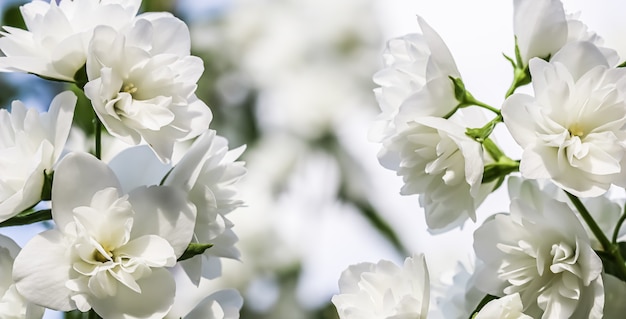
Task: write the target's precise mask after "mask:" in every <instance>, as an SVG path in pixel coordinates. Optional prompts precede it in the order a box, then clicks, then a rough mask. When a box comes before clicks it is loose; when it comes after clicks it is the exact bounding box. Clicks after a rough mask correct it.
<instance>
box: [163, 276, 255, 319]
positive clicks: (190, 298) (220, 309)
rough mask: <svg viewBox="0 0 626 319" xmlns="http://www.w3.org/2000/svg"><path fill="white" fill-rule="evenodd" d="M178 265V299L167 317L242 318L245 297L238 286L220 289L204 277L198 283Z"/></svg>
mask: <svg viewBox="0 0 626 319" xmlns="http://www.w3.org/2000/svg"><path fill="white" fill-rule="evenodd" d="M181 270H182V269H180V268H178V267H176V268H174V269H173V270H172V272H173V274H174V278H175V279H176V300H175V301H174V305H173V306H172V309H171V310H170V312H169V313H168V314H167V316H165V319H180V318H182V319H239V311H240V310H241V307H242V306H243V298H242V297H241V294H240V293H239V291H237V290H235V289H224V290H217V289H216V286H220V284H219V283H218V284H216V282H215V281H211V280H208V279H205V278H202V280H201V281H200V283H199V284H196V283H194V282H192V281H191V280H190V279H189V277H188V276H187V275H186V274H185V273H184V271H181Z"/></svg>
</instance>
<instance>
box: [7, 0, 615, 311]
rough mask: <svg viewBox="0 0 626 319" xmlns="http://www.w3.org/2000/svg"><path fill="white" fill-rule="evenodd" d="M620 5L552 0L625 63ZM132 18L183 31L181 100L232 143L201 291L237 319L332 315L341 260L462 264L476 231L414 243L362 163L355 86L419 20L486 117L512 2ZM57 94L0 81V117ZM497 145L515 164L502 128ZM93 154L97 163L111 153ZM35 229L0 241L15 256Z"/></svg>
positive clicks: (366, 150)
mask: <svg viewBox="0 0 626 319" xmlns="http://www.w3.org/2000/svg"><path fill="white" fill-rule="evenodd" d="M24 2H25V1H18V0H14V1H13V0H0V9H1V10H2V25H12V26H20V25H22V24H23V22H22V21H21V18H20V15H19V11H18V8H17V7H18V6H19V5H20V4H23V3H24ZM621 2H622V1H618V0H598V1H593V2H592V1H585V0H564V4H565V8H566V10H567V11H568V12H572V13H573V12H581V16H580V18H581V19H582V20H583V21H584V22H585V23H586V24H587V25H588V26H589V28H590V29H591V30H594V31H596V32H598V33H599V34H600V35H601V36H603V37H604V38H605V41H606V45H607V46H608V47H612V48H614V49H616V50H618V51H619V52H620V55H621V56H622V57H626V40H625V39H626V19H623V12H624V9H626V5H624V4H622V3H621ZM143 11H169V12H172V13H174V14H175V15H176V16H177V17H179V18H181V19H183V20H184V21H186V22H187V23H188V25H189V28H190V30H191V33H192V50H193V54H194V55H197V56H200V57H201V58H202V59H203V60H204V63H205V73H204V76H203V77H202V79H201V80H200V82H199V87H198V91H197V95H198V96H199V97H200V98H201V99H203V100H204V101H205V102H206V103H207V104H208V105H209V106H210V107H211V109H212V111H213V113H214V120H213V122H212V124H211V128H213V129H215V130H217V132H218V134H220V135H223V136H226V137H227V138H228V139H229V141H230V145H231V147H236V146H239V145H243V144H246V145H247V151H246V152H245V154H244V158H243V159H244V160H245V161H246V162H247V167H248V170H249V172H248V175H247V177H246V178H245V179H244V180H243V181H242V183H241V197H242V198H243V199H244V200H245V202H246V207H244V208H241V209H238V210H236V211H234V212H233V213H231V215H230V217H231V219H232V221H233V222H234V223H235V232H236V233H237V234H238V236H239V237H240V242H239V245H238V247H239V249H240V250H241V251H242V258H241V261H232V260H227V261H225V262H224V263H223V269H222V270H223V273H224V276H223V277H221V278H219V279H217V280H213V281H211V283H210V285H209V286H207V287H206V289H217V288H218V287H235V288H237V289H239V291H240V292H241V293H242V295H243V296H244V298H245V303H244V308H243V310H242V312H241V318H244V319H246V318H256V319H258V318H260V319H263V318H268V319H269V318H289V319H300V318H302V319H309V318H310V319H314V318H315V319H316V318H320V319H322V318H336V314H335V311H334V307H333V306H332V305H331V304H330V303H329V301H330V298H331V296H332V295H333V294H335V293H336V292H337V290H338V288H337V280H338V278H339V276H340V274H341V271H342V270H344V269H345V268H346V267H347V266H348V265H350V264H354V263H358V262H364V261H370V262H376V261H378V260H379V259H389V260H393V261H395V262H398V263H399V262H401V261H402V260H403V259H404V258H405V257H406V256H408V255H410V254H412V253H418V252H424V253H426V258H427V262H428V264H429V268H430V271H431V277H432V278H435V279H442V280H441V281H442V282H446V281H447V280H449V278H450V276H451V272H452V271H453V270H454V268H455V266H456V264H457V261H458V260H462V261H466V262H467V261H469V260H470V259H471V254H472V253H471V244H472V243H471V233H472V231H473V229H475V228H476V225H474V224H471V223H470V224H467V225H466V226H465V227H464V228H463V229H462V230H456V231H452V232H450V233H446V234H443V235H436V236H432V235H430V234H429V233H428V232H427V231H426V226H425V224H424V219H423V216H422V214H423V212H422V210H421V209H420V208H419V205H418V199H417V196H408V197H402V196H400V195H399V189H400V186H401V184H402V183H401V180H400V178H398V177H396V176H395V174H394V173H393V172H390V171H386V170H385V169H383V168H382V167H381V166H379V165H378V162H377V160H376V152H377V151H378V146H377V145H376V144H373V143H371V142H369V141H368V139H367V131H368V128H369V126H370V123H371V122H372V120H373V119H374V118H375V116H376V115H377V113H378V107H377V104H376V101H375V99H374V95H373V93H372V89H373V88H374V87H375V85H374V83H372V81H371V77H372V75H373V74H374V73H375V72H376V71H377V70H378V69H380V68H381V65H382V59H381V53H382V50H383V48H384V44H385V41H386V40H387V39H389V38H392V37H397V36H402V35H404V34H406V33H412V32H417V31H419V29H418V25H417V20H416V15H418V14H419V15H421V16H422V17H424V18H425V19H426V21H427V22H428V23H429V24H431V26H432V27H434V28H435V29H436V30H437V31H438V32H439V33H440V35H441V36H442V38H443V39H444V41H446V43H447V44H448V46H449V48H450V50H451V52H452V54H453V56H454V57H455V59H456V61H457V64H458V67H459V70H460V72H461V74H462V76H463V79H464V81H465V84H466V87H467V88H468V89H469V90H470V91H471V92H472V93H473V94H474V96H476V97H477V98H478V99H480V100H483V101H485V102H487V103H489V104H491V105H494V106H499V105H501V103H502V99H503V96H504V93H505V91H506V89H507V88H508V86H509V84H510V81H511V77H512V72H511V68H510V65H509V64H508V62H507V61H506V60H505V59H504V58H503V57H502V53H506V54H508V55H512V54H513V34H512V1H503V0H480V1H465V0H339V1H336V0H144V2H143ZM65 89H67V87H66V85H65V84H60V83H51V82H48V81H44V80H41V79H39V78H37V77H35V76H32V75H25V74H0V106H2V107H8V106H9V105H10V101H12V100H14V99H20V100H22V101H24V102H25V103H26V104H27V105H30V106H32V107H39V108H41V109H42V110H43V109H44V108H45V107H47V105H48V104H49V102H50V100H51V98H52V97H53V96H54V95H55V94H56V93H58V92H60V91H62V90H65ZM80 103H82V104H83V105H81V106H80V107H78V108H77V110H78V111H77V114H76V119H75V124H76V128H77V129H76V130H75V131H74V132H73V133H72V143H73V145H82V144H84V143H85V141H86V140H88V136H89V135H90V134H91V133H92V127H91V118H90V116H91V114H92V113H91V111H90V107H89V105H88V104H87V103H88V101H86V100H85V99H81V101H80ZM497 134H498V135H497V137H496V138H497V140H498V142H499V143H500V144H501V145H502V146H503V148H504V149H505V150H506V151H507V152H508V154H509V155H510V156H511V157H513V158H516V157H518V155H519V150H518V149H517V148H516V147H515V145H514V143H513V142H512V140H511V138H510V137H509V136H508V135H507V134H506V132H505V130H504V129H503V128H502V127H500V128H499V130H498V131H497ZM77 147H78V146H77ZM106 147H107V146H106V145H105V148H106ZM109 150H110V152H109V153H108V155H106V154H105V156H112V155H113V153H114V152H115V150H119V148H118V146H114V145H111V146H110V147H109ZM105 151H106V149H105ZM506 208H507V195H506V189H504V188H501V189H500V190H498V192H497V194H496V196H491V197H490V198H488V200H487V201H486V202H485V204H484V205H483V206H482V207H481V209H480V210H479V222H480V221H481V220H483V219H484V217H485V216H486V215H489V214H492V213H494V212H498V211H505V210H506ZM46 227H49V225H47V224H45V223H42V224H38V225H34V226H32V227H29V228H28V229H27V230H24V228H5V229H0V233H4V234H8V235H9V236H11V237H12V238H14V239H16V241H17V242H18V243H19V244H20V245H23V244H24V243H25V242H26V241H27V240H28V239H29V238H30V237H31V236H32V235H33V234H35V233H37V232H39V231H41V230H43V229H45V228H46ZM435 281H438V280H435ZM59 317H60V315H59V314H55V313H54V312H48V313H47V314H46V318H59Z"/></svg>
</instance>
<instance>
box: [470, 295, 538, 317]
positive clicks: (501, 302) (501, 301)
mask: <svg viewBox="0 0 626 319" xmlns="http://www.w3.org/2000/svg"><path fill="white" fill-rule="evenodd" d="M522 308H523V305H522V300H521V298H520V296H519V294H518V293H514V294H512V295H508V296H504V297H502V298H498V299H495V300H492V301H490V302H489V303H487V304H486V305H485V306H484V307H483V308H482V309H481V310H480V311H479V312H478V313H477V314H476V316H475V317H474V318H473V319H532V317H531V316H528V315H525V314H524V313H522Z"/></svg>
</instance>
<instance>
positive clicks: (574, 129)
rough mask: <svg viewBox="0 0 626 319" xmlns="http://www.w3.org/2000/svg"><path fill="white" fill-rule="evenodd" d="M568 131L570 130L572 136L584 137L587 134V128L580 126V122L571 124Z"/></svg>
mask: <svg viewBox="0 0 626 319" xmlns="http://www.w3.org/2000/svg"><path fill="white" fill-rule="evenodd" d="M567 131H568V132H569V135H570V136H571V137H574V136H578V137H583V136H584V135H585V130H583V128H582V127H580V124H578V123H574V124H573V125H571V126H570V127H569V129H568V130H567Z"/></svg>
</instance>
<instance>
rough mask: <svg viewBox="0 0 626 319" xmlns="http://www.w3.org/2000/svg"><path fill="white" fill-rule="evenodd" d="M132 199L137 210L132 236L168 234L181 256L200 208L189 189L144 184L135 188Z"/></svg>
mask: <svg viewBox="0 0 626 319" xmlns="http://www.w3.org/2000/svg"><path fill="white" fill-rule="evenodd" d="M129 195H130V198H129V201H130V202H131V204H132V205H133V209H134V210H135V219H136V220H138V221H141V222H137V223H135V225H134V226H133V230H132V233H131V237H133V238H137V237H140V236H143V235H152V234H154V235H158V236H160V237H163V238H165V239H166V240H167V241H168V242H169V243H170V244H171V245H172V247H173V248H174V252H175V254H176V257H180V256H181V255H182V254H183V252H184V251H185V249H187V246H188V245H189V242H190V241H191V237H192V235H193V230H194V225H195V221H196V208H195V206H194V205H193V204H191V203H189V202H188V201H187V193H185V192H183V191H182V190H180V189H177V188H174V187H169V186H152V187H147V188H146V187H141V188H138V189H135V190H133V191H132V192H131V193H130V194H129Z"/></svg>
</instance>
